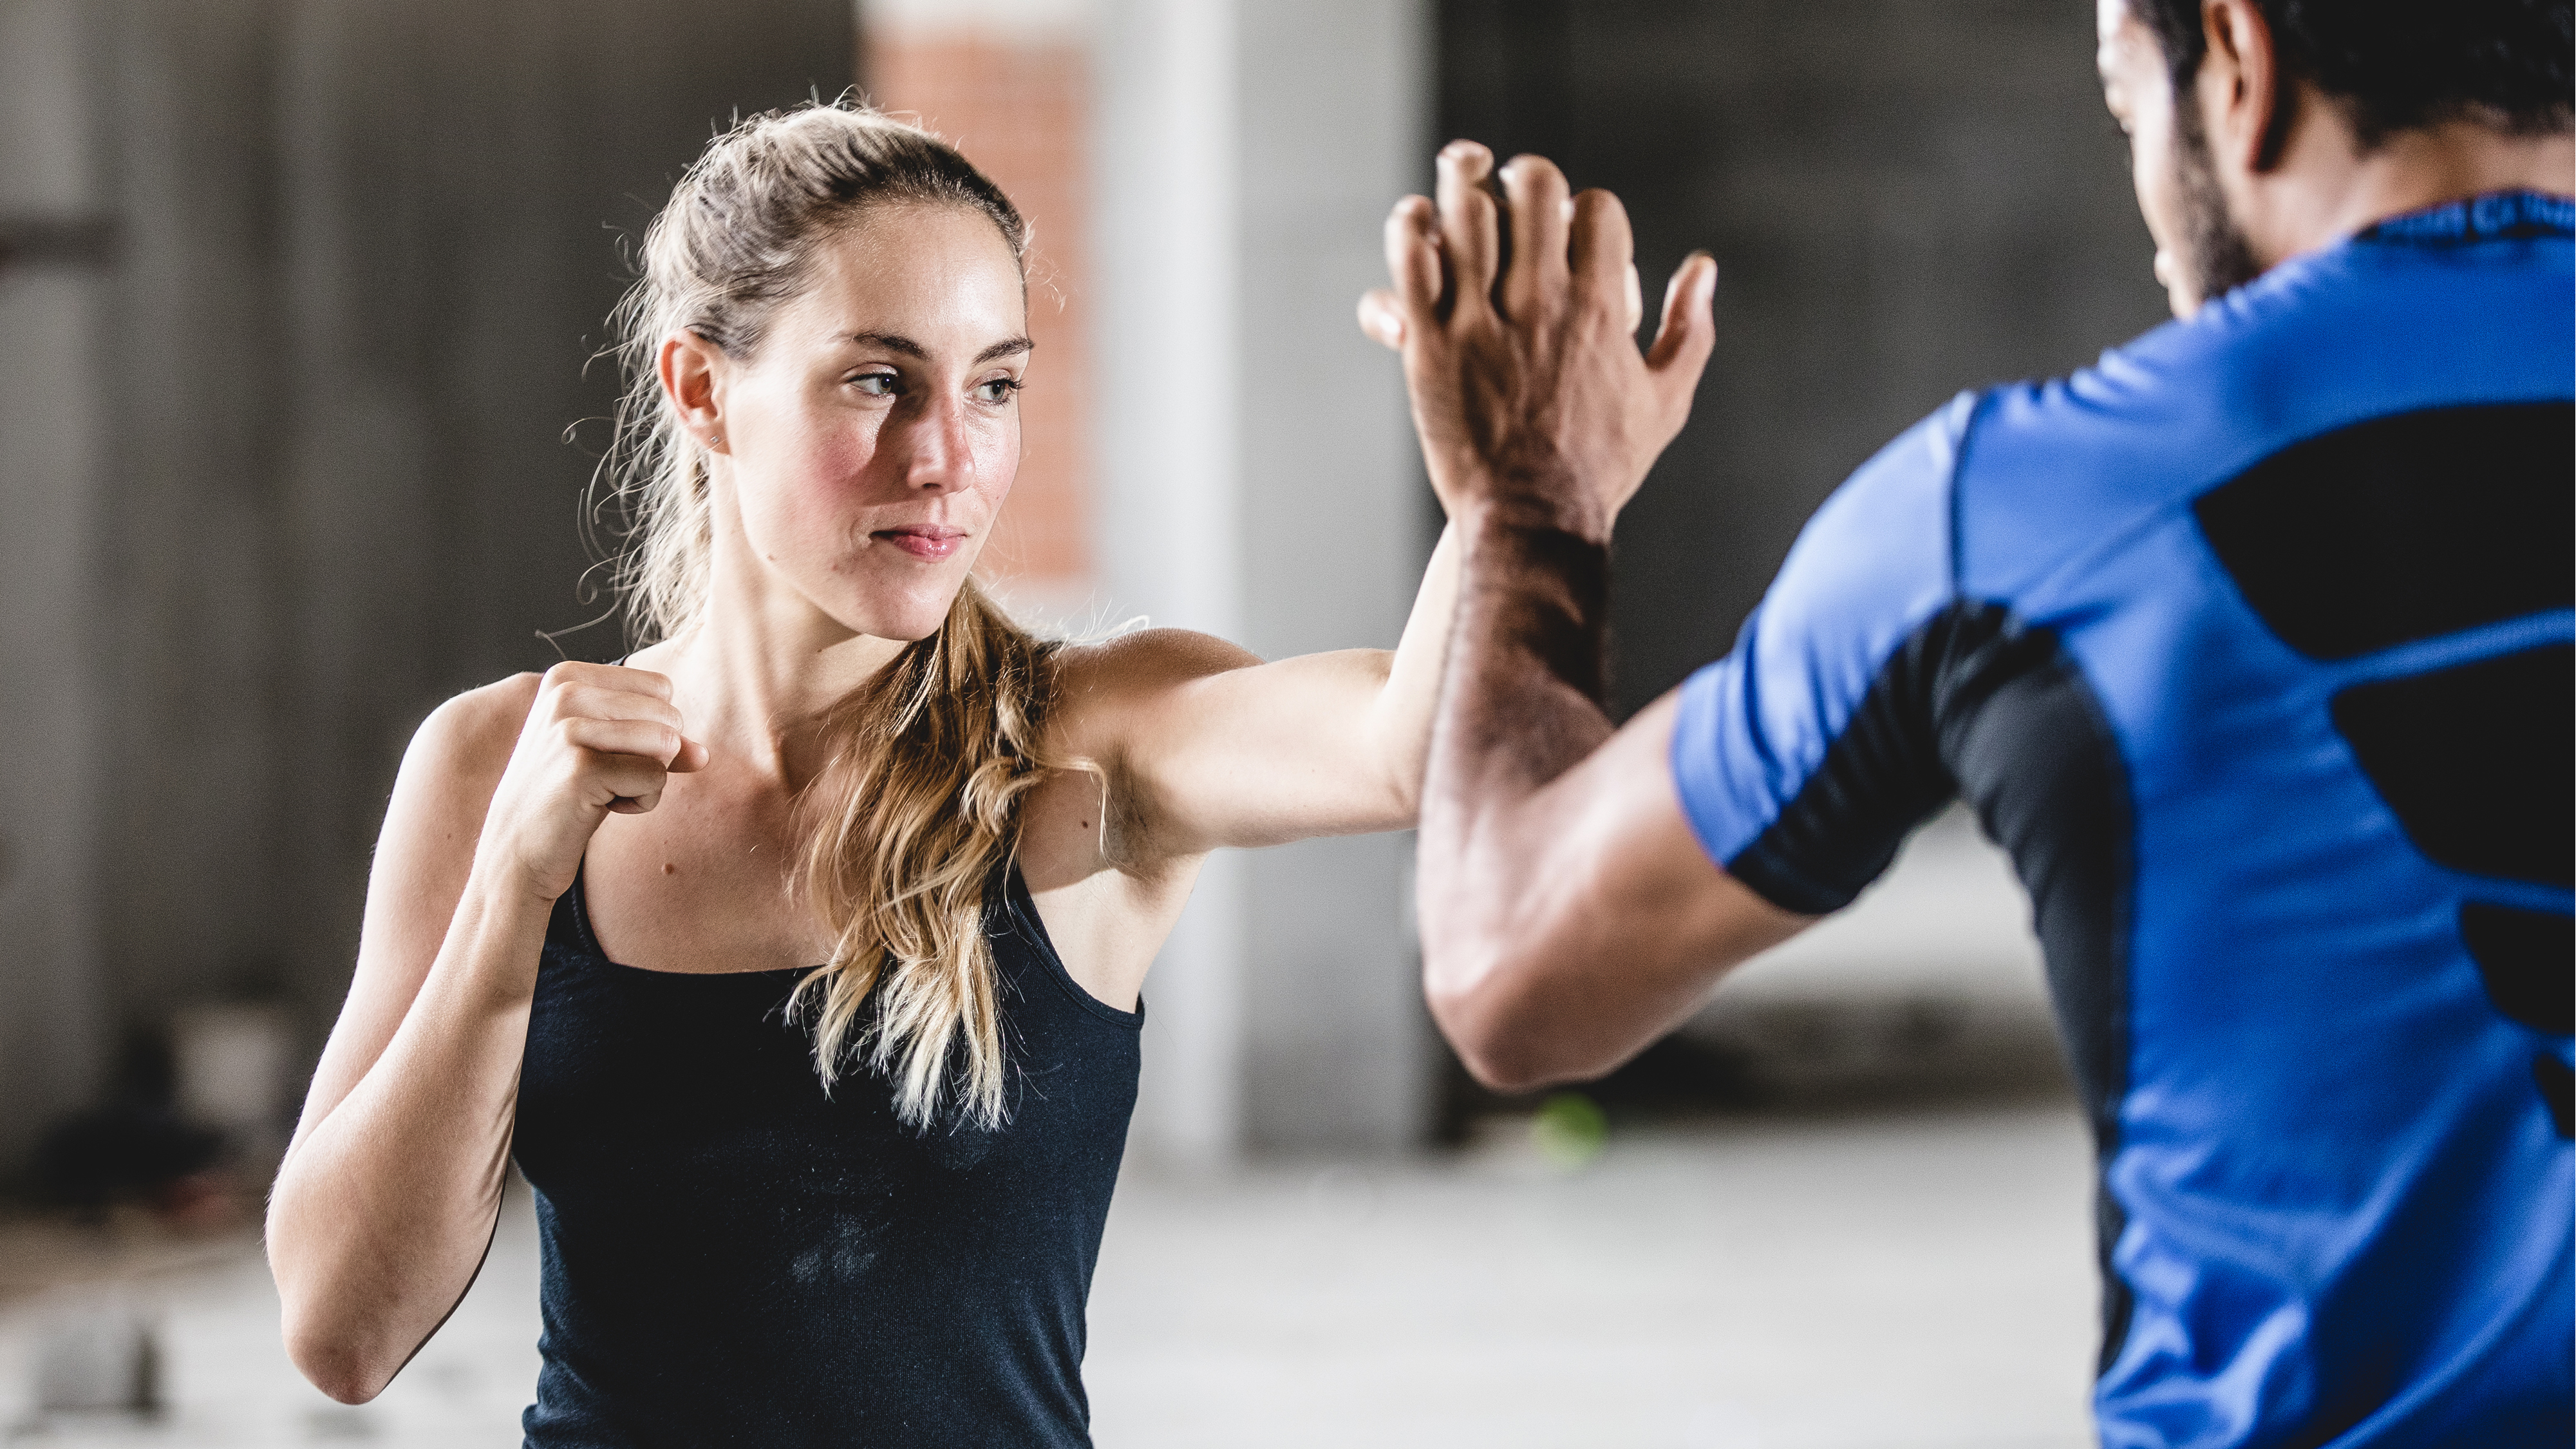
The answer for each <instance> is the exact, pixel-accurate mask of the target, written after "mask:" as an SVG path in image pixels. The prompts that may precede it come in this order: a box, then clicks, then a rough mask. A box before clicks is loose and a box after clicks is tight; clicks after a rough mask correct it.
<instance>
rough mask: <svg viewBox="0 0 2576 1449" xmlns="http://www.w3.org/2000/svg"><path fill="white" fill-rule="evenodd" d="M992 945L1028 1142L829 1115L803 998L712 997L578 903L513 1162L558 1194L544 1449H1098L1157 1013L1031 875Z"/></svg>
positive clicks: (544, 989)
mask: <svg viewBox="0 0 2576 1449" xmlns="http://www.w3.org/2000/svg"><path fill="white" fill-rule="evenodd" d="M987 920H988V922H989V924H988V926H987V929H988V931H989V933H990V935H991V938H992V942H993V956H994V961H995V964H996V966H997V967H998V968H999V972H1000V978H1001V984H1002V1031H1003V1037H1004V1040H1005V1041H1006V1043H1007V1044H1008V1050H1009V1053H1010V1056H1009V1061H1010V1069H1011V1070H1010V1075H1011V1087H1010V1097H1009V1101H1010V1108H1011V1113H1010V1118H1009V1120H1008V1122H1007V1123H1006V1124H1005V1125H1003V1126H1002V1127H1000V1128H998V1129H996V1130H992V1131H977V1130H974V1129H971V1128H962V1127H951V1126H948V1125H940V1126H935V1127H933V1128H931V1129H930V1130H928V1131H927V1132H921V1131H915V1130H912V1129H908V1128H906V1127H904V1126H902V1125H901V1124H899V1123H898V1122H897V1121H896V1120H895V1116H894V1109H893V1094H892V1092H891V1090H890V1088H889V1087H888V1086H887V1084H886V1083H885V1082H884V1081H883V1080H882V1079H881V1078H879V1077H878V1076H876V1075H875V1074H873V1073H871V1072H869V1071H867V1070H866V1068H865V1067H864V1066H863V1065H854V1066H852V1067H851V1068H850V1069H848V1070H846V1071H844V1072H843V1074H842V1075H841V1078H840V1080H839V1082H838V1083H837V1084H836V1085H835V1086H834V1088H833V1091H832V1095H831V1096H830V1097H828V1098H826V1097H825V1096H824V1094H823V1091H822V1088H821V1087H820V1086H819V1085H818V1084H817V1082H816V1080H815V1075H814V1060H813V1054H812V1037H811V1036H810V1034H809V1033H808V1032H807V1031H805V1030H803V1029H801V1028H799V1027H798V1026H796V1025H794V1024H791V1023H789V1022H788V1021H786V1020H785V1019H784V1014H783V1012H782V1007H783V1006H784V1005H785V1003H786V1000H787V994H788V992H789V990H790V989H791V988H793V987H794V986H795V984H796V981H797V979H798V977H799V976H800V975H801V974H802V973H801V972H799V971H757V972H740V973H735V974H731V975H713V976H705V975H683V974H679V973H675V972H665V971H646V970H640V969H637V968H635V967H631V966H620V965H618V964H616V963H614V962H612V961H610V960H609V959H608V958H607V957H606V956H605V955H604V954H602V953H601V951H600V949H599V943H598V940H597V938H596V937H595V936H594V935H593V934H592V932H591V929H590V921H589V917H588V915H587V914H586V912H585V909H584V906H583V904H582V886H581V883H580V881H578V880H576V881H575V882H574V884H573V888H572V889H571V890H570V891H567V892H565V893H564V896H563V898H562V899H561V900H559V901H557V902H556V903H555V913H554V919H553V922H552V924H551V925H550V927H549V929H548V931H547V933H546V946H545V957H544V960H543V963H542V965H541V966H540V968H539V970H538V972H537V987H536V1001H535V1006H534V1008H533V1010H532V1011H531V1013H530V1015H529V1019H528V1047H527V1056H526V1061H525V1064H524V1066H523V1068H522V1073H521V1076H520V1080H519V1109H518V1129H517V1136H516V1137H515V1139H514V1140H513V1144H512V1151H513V1153H514V1155H515V1156H516V1157H517V1158H518V1162H519V1167H520V1169H521V1171H523V1172H524V1173H525V1174H526V1175H527V1178H528V1181H529V1182H530V1183H531V1184H532V1185H534V1187H535V1188H536V1205H537V1226H538V1232H539V1235H540V1248H541V1252H542V1271H543V1280H542V1287H541V1296H542V1300H543V1307H544V1315H545V1327H544V1333H543V1336H542V1337H541V1338H540V1339H539V1342H538V1346H539V1349H540V1350H541V1352H542V1353H543V1355H544V1367H543V1368H542V1370H541V1371H540V1372H539V1374H538V1377H537V1401H536V1403H535V1405H534V1406H532V1407H531V1408H529V1409H528V1411H527V1413H526V1415H525V1416H524V1419H523V1423H524V1426H525V1428H526V1431H527V1443H528V1444H529V1445H530V1446H534V1449H568V1446H576V1445H578V1446H582V1449H594V1446H596V1449H608V1446H616V1449H637V1446H662V1445H669V1446H676V1449H688V1446H699V1445H715V1444H745V1445H762V1446H775V1449H787V1446H798V1445H813V1446H824V1445H830V1446H834V1449H843V1446H852V1445H868V1446H880V1449H890V1446H902V1445H943V1446H946V1445H993V1446H1004V1445H1008V1446H1013V1449H1018V1446H1026V1445H1048V1446H1060V1445H1087V1444H1089V1443H1090V1442H1091V1436H1090V1431H1089V1423H1090V1404H1089V1401H1088V1400H1087V1399H1086V1398H1085V1396H1084V1394H1083V1389H1082V1354H1083V1342H1084V1317H1083V1310H1084V1304H1085V1301H1086V1300H1087V1299H1088V1297H1089V1295H1090V1291H1091V1269H1092V1264H1093V1262H1094V1260H1095V1259H1096V1258H1097V1257H1098V1256H1099V1250H1100V1232H1101V1226H1102V1223H1103V1222H1104V1220H1105V1219H1106V1218H1107V1216H1108V1212H1109V1195H1110V1190H1111V1188H1112V1186H1113V1185H1114V1184H1115V1183H1116V1181H1117V1176H1118V1162H1119V1156H1120V1154H1121V1152H1122V1151H1123V1150H1124V1147H1125V1144H1126V1138H1127V1122H1128V1118H1129V1116H1130V1114H1131V1113H1132V1112H1133V1110H1134V1107H1135V1104H1136V1071H1137V1063H1138V1054H1137V1046H1138V1042H1137V1037H1138V1031H1137V1028H1138V1027H1139V1026H1140V1025H1141V1024H1142V1022H1143V1020H1144V1017H1143V1013H1142V1010H1141V1008H1140V1010H1138V1011H1136V1012H1124V1011H1118V1010H1116V1009H1114V1008H1111V1007H1109V1006H1106V1005H1104V1004H1102V1003H1101V1002H1100V1001H1099V1000H1098V999H1097V998H1095V997H1093V996H1092V995H1090V994H1089V993H1088V992H1086V991H1084V990H1083V989H1082V988H1081V987H1080V986H1077V985H1076V984H1074V981H1073V978H1072V977H1070V976H1068V975H1066V974H1065V970H1064V965H1063V963H1062V962H1061V961H1060V960H1058V959H1057V957H1056V953H1055V948H1054V946H1053V945H1052V944H1051V943H1050V942H1049V941H1048V940H1047V935H1046V931H1045V928H1044V927H1043V926H1042V925H1041V924H1040V923H1039V921H1038V918H1037V911H1036V909H1035V908H1034V907H1033V906H1032V905H1031V903H1030V900H1029V894H1028V887H1027V886H1026V885H1025V884H1024V883H1023V882H1022V881H1021V879H1020V875H1019V872H1018V871H1017V870H1012V871H1011V872H1009V873H1008V877H1007V881H1006V882H1005V883H1004V884H1002V885H1001V886H1000V888H997V889H996V890H995V891H994V892H993V897H992V901H991V903H990V906H989V909H988V915H987Z"/></svg>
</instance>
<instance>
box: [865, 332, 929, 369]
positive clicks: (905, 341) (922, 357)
mask: <svg viewBox="0 0 2576 1449" xmlns="http://www.w3.org/2000/svg"><path fill="white" fill-rule="evenodd" d="M850 340H851V341H852V342H855V343H857V344H858V345H860V346H861V347H882V348H884V349H885V350H886V351H888V352H900V353H902V354H903V355H904V356H906V357H909V358H912V359H914V360H915V361H918V362H928V361H929V360H930V349H929V348H927V347H924V346H922V345H921V344H920V343H918V342H915V341H913V340H912V339H911V338H909V337H899V336H896V335H895V334H894V333H891V332H853V333H851V334H850Z"/></svg>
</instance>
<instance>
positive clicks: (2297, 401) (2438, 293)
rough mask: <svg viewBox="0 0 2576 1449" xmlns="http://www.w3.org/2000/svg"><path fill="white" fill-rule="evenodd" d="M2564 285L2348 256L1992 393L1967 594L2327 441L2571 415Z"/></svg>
mask: <svg viewBox="0 0 2576 1449" xmlns="http://www.w3.org/2000/svg"><path fill="white" fill-rule="evenodd" d="M2562 250H2563V249H2562ZM2570 280H2571V272H2570V269H2569V267H2568V266H2567V265H2566V258H2565V257H2564V256H2563V255H2561V256H2556V257H2544V258H2540V259H2538V260H2536V261H2535V260H2533V259H2529V258H2525V259H2523V260H2522V261H2520V262H2519V263H2511V262H2508V263H2498V262H2497V261H2496V260H2495V259H2493V258H2487V259H2467V260H2464V259H2463V258H2462V257H2460V256H2458V255H2457V254H2451V253H2444V252H2440V251H2437V250H2435V249H2431V248H2423V247H2401V246H2390V245H2376V244H2371V243H2368V242H2348V243H2345V244H2343V245H2340V246H2336V247H2331V248H2328V249H2326V250H2325V251H2322V252H2319V253H2315V254H2312V255H2310V256H2307V257H2301V258H2297V259H2295V260H2293V261H2291V262H2288V263H2285V264H2283V265H2282V266H2280V267H2276V268H2274V269H2273V270H2272V271H2271V272H2269V273H2266V274H2265V275H2264V276H2263V277H2261V278H2259V279H2257V280H2256V281H2254V282H2252V283H2249V284H2247V285H2246V286H2244V287H2240V288H2238V289H2237V290H2236V291H2234V292H2231V293H2229V294H2228V295H2227V296H2225V297H2222V298H2219V299H2217V300H2215V301H2213V302H2211V303H2210V304H2208V305H2207V306H2204V307H2203V308H2202V309H2201V310H2200V312H2199V313H2198V314H2196V315H2195V316H2193V317H2192V318H2191V319H2189V320H2188V321H2180V322H2171V323H2167V324H2165V325H2164V326H2161V327H2158V328H2156V329H2155V330H2153V331H2151V332H2148V333H2146V334H2145V335H2143V336H2141V337H2139V338H2137V339H2136V340H2135V341H2133V342H2130V343H2129V344H2127V345H2125V346H2122V347H2119V348H2116V349H2114V350H2112V351H2110V352H2107V353H2105V354H2103V356H2102V358H2101V360H2100V361H2098V362H2097V363H2095V364H2094V365H2093V366H2092V367H2089V368H2085V369H2083V370H2082V371H2079V372H2076V373H2073V374H2071V375H2069V376H2066V377H2062V378H2055V379H2050V380H2048V381H2045V382H2033V383H2017V384H2012V385H2009V386H2005V387H1999V388H1995V389H1992V390H1990V391H1989V392H1988V393H1987V394H1985V396H1984V398H1983V401H1982V403H1981V405H1980V406H1979V407H1978V408H1977V410H1976V414H1975V422H1974V427H1973V430H1972V431H1971V432H1970V434H1969V435H1968V436H1967V437H1965V438H1964V439H1963V440H1962V442H1961V445H1960V452H1961V461H1960V465H1959V469H1958V476H1957V478H1956V479H1955V481H1954V484H1953V487H1954V490H1955V499H1954V507H1955V508H1956V510H1957V518H1958V525H1959V541H1958V549H1959V560H1958V561H1959V565H1960V573H1961V579H1962V582H1963V584H1964V585H1966V586H1967V587H1969V588H1971V589H1972V590H1974V591H1977V592H1981V593H1986V594H2006V593H2010V592H2011V591H2012V590H2013V588H2014V587H2016V586H2017V585H2018V584H2020V583H2023V582H2027V581H2028V580H2030V579H2032V578H2034V577H2037V576H2038V575H2039V574H2041V573H2044V572H2047V571H2049V570H2051V569H2053V568H2055V567H2057V566H2058V565H2060V564H2061V563H2062V562H2063V560H2064V559H2065V557H2067V556H2068V555H2069V554H2070V553H2072V552H2074V551H2077V550H2080V549H2085V548H2090V547H2093V546H2095V545H2097V544H2098V543H2100V542H2101V541H2102V540H2103V539H2104V538H2105V537H2106V536H2108V535H2112V534H2116V533H2118V532H2120V531H2122V530H2123V529H2124V528H2126V527H2128V526H2130V525H2132V524H2135V523H2138V522H2140V521H2143V520H2145V519H2148V518H2151V517H2153V516H2155V515H2158V514H2160V513H2162V512H2164V511H2166V510H2169V509H2172V508H2177V507H2182V506H2187V505H2188V504H2189V502H2190V501H2191V500H2192V499H2194V498H2196V497H2198V496H2200V495H2201V494H2203V493H2206V492H2208V491H2209V490H2210V489H2213V488H2216V487H2218V486H2220V485H2221V484H2224V483H2226V482H2227V481H2228V480H2230V479H2232V478H2235V477H2237V476H2239V475H2241V474H2243V473H2244V472H2246V471H2247V470H2248V469H2250V468H2252V467H2254V466H2255V465H2256V464H2258V463H2260V462H2261V461H2263V460H2264V459H2265V458H2268V457H2270V456H2272V455H2273V454H2275V453H2278V452H2280V451H2281V450H2283V449H2285V448H2288V447H2290V446H2291V445H2293V444H2296V443H2300V442H2304V441H2307V440H2309V439H2312V438H2317V437H2320V436H2323V435H2325V434H2328V433H2333V432H2337V431H2339V430H2342V429H2345V428H2349V427H2354V426H2357V425H2360V424H2363V423H2367V422H2370V421H2372V420H2375V419H2381V418H2386V417H2390V416H2394V415H2398V414H2405V413H2414V412H2421V411H2426V410H2431V409H2440V408H2455V407H2460V406H2464V405H2473V404H2480V403H2496V402H2526V401H2535V400H2548V399H2563V398H2565V397H2567V396H2568V395H2569V394H2570V392H2571V384H2576V341H2571V337H2570V334H2569V330H2568V328H2567V327H2566V325H2565V318H2566V316H2567V315H2568V310H2569V306H2570V305H2571V302H2576V291H2571V287H2570Z"/></svg>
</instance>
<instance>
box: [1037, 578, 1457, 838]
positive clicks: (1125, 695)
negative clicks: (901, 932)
mask: <svg viewBox="0 0 2576 1449" xmlns="http://www.w3.org/2000/svg"><path fill="white" fill-rule="evenodd" d="M1457 600H1458V549H1457V545H1456V543H1455V542H1454V541H1453V540H1452V539H1451V538H1450V537H1449V536H1448V535H1447V534H1445V533H1444V534H1443V535H1442V537H1441V540H1440V543H1439V546H1438V547H1437V548H1435V549H1434V550H1433V551H1432V555H1431V564H1430V567H1429V568H1428V569H1427V570H1425V572H1424V574H1423V578H1422V587H1421V589H1420V591H1419V592H1418V593H1417V594H1416V596H1415V598H1414V604H1413V612H1412V615H1411V616H1410V618H1408V619H1407V621H1406V623H1405V627H1404V634H1403V637H1402V639H1401V640H1400V641H1399V642H1398V643H1397V645H1396V647H1395V648H1394V649H1393V650H1392V651H1389V650H1384V649H1345V650H1338V651H1335V652H1333V653H1329V654H1308V655H1303V656H1300V657H1298V658H1294V659H1283V660H1280V661H1278V662H1276V663H1272V664H1264V663H1262V662H1261V661H1260V660H1259V659H1258V658H1256V657H1255V656H1253V655H1252V654H1249V653H1247V652H1245V651H1244V650H1242V649H1239V648H1237V647H1235V646H1234V645H1232V644H1228V643H1226V642H1224V641H1223V640H1220V639H1215V638H1211V637H1209V636H1207V635H1203V634H1192V633H1187V632H1184V631H1181V630H1176V629H1157V630H1150V631H1147V632H1145V633H1142V634H1135V635H1130V636H1127V637H1125V638H1121V639H1115V640H1111V641H1110V642H1108V643H1106V644H1102V645H1096V646H1091V647H1090V648H1087V649H1083V650H1077V651H1073V652H1072V653H1071V654H1070V655H1069V656H1068V658H1067V661H1066V662H1067V665H1068V669H1067V672H1066V676H1065V680H1064V684H1065V698H1066V701H1067V704H1068V706H1070V708H1069V711H1068V712H1069V713H1070V714H1072V715H1073V716H1074V718H1073V719H1072V720H1070V721H1069V722H1068V723H1069V726H1070V728H1069V730H1068V739H1069V741H1070V742H1072V743H1073V744H1074V745H1075V747H1076V749H1077V750H1078V751H1079V752H1080V753H1083V754H1086V755H1088V756H1090V757H1091V758H1094V759H1096V760H1098V761H1100V763H1101V764H1103V765H1104V766H1105V767H1106V768H1107V769H1108V770H1109V773H1110V778H1111V781H1112V788H1113V789H1114V790H1115V791H1116V792H1117V793H1118V795H1119V797H1120V817H1121V822H1122V827H1123V828H1124V829H1125V830H1126V831H1127V832H1128V835H1127V836H1126V838H1125V839H1124V840H1123V841H1122V842H1120V844H1121V849H1120V850H1119V851H1118V854H1119V855H1120V856H1121V863H1122V864H1130V865H1133V864H1137V863H1141V862H1146V861H1154V860H1172V859H1179V858H1184V857H1189V856H1194V855H1200V854H1204V853H1205V852H1207V851H1209V850H1212V849H1214V848H1216V847H1218V846H1255V845H1276V844H1279V843H1281V842H1284V841H1290V840H1302V839H1306V838H1308V837H1310V836H1317V835H1352V834H1358V833H1361V832H1364V831H1372V830H1400V829H1403V828H1405V827H1407V826H1410V825H1411V824H1412V823H1413V818H1414V813H1415V811H1416V809H1417V808H1418V802H1419V800H1420V799H1421V793H1422V771H1423V763H1424V761H1425V759H1427V758H1428V755H1429V751H1430V743H1431V712H1432V707H1433V705H1434V704H1435V702H1436V701H1437V699H1438V695H1439V687H1440V668H1441V661H1442V657H1443V654H1444V652H1445V650H1446V649H1447V646H1448V640H1449V625H1450V618H1451V615H1452V614H1453V613H1454V612H1455V611H1456V608H1457Z"/></svg>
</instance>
